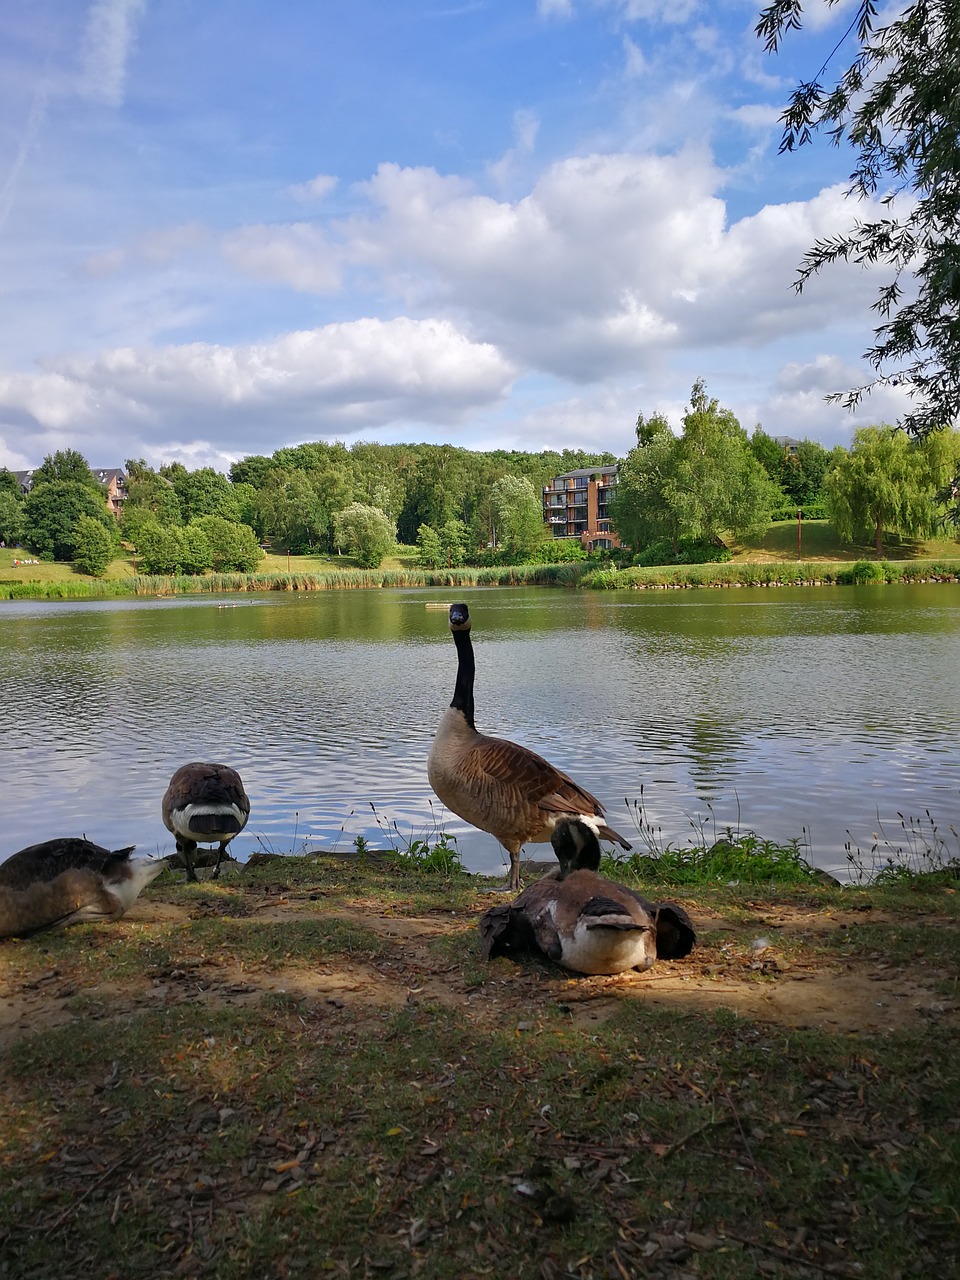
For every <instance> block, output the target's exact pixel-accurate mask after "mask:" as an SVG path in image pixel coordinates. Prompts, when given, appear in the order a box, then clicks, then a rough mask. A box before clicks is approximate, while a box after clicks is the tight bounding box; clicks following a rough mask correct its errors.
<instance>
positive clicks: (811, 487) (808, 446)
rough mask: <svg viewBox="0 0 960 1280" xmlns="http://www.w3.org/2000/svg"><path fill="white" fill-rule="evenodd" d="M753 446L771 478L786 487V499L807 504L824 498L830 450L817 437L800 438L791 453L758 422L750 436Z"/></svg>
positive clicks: (784, 488)
mask: <svg viewBox="0 0 960 1280" xmlns="http://www.w3.org/2000/svg"><path fill="white" fill-rule="evenodd" d="M750 449H751V452H752V453H753V456H754V457H755V458H756V459H757V461H758V462H759V463H760V464H761V466H762V467H763V469H764V471H766V473H767V475H768V476H769V477H770V479H771V480H772V481H773V482H774V483H775V484H777V485H779V486H780V488H781V489H782V490H783V493H784V500H785V503H786V502H792V503H795V504H796V505H797V506H798V507H804V506H807V505H808V504H809V503H811V502H819V501H820V500H821V499H822V497H823V492H822V490H823V477H824V476H825V475H826V473H827V470H828V468H829V466H830V453H829V451H828V450H827V449H825V448H824V447H823V445H822V444H820V443H819V442H818V441H817V440H801V441H800V443H799V444H798V445H797V447H796V449H795V450H794V452H792V453H788V452H787V451H786V450H785V449H784V448H783V446H782V445H779V444H777V442H776V440H774V439H773V438H772V437H771V436H768V435H767V433H766V432H765V431H764V430H763V428H762V427H759V426H758V427H756V428H755V430H754V433H753V435H752V436H751V437H750Z"/></svg>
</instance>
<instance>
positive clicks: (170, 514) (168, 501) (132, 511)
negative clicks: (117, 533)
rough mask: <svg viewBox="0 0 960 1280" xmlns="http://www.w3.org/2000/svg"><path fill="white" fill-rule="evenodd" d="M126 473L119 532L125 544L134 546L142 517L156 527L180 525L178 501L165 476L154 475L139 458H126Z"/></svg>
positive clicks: (150, 468) (155, 473) (181, 517)
mask: <svg viewBox="0 0 960 1280" xmlns="http://www.w3.org/2000/svg"><path fill="white" fill-rule="evenodd" d="M126 471H127V494H128V497H127V501H126V502H125V503H124V504H123V514H122V515H121V517H120V528H121V531H122V533H123V536H124V537H125V538H126V540H127V541H128V542H132V543H133V544H134V545H137V537H136V529H137V528H138V527H139V525H140V524H141V523H142V521H143V515H144V513H146V514H147V515H149V516H151V517H153V519H154V520H155V521H156V523H157V524H162V525H168V526H169V525H179V524H182V523H183V512H182V511H181V509H180V499H179V498H178V497H177V494H176V490H175V489H174V487H173V482H172V481H171V480H170V479H169V477H168V476H164V475H158V473H157V472H156V471H154V470H153V468H152V467H148V466H147V464H146V462H144V460H143V459H142V458H128V459H127V461H126ZM128 528H129V532H128Z"/></svg>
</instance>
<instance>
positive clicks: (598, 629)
mask: <svg viewBox="0 0 960 1280" xmlns="http://www.w3.org/2000/svg"><path fill="white" fill-rule="evenodd" d="M454 598H457V599H465V600H467V601H468V603H469V604H470V609H471V615H472V618H473V624H474V626H473V635H474V642H475V646H476V651H477V690H476V709H477V725H478V728H480V729H481V730H484V731H487V732H490V733H496V734H500V735H503V736H508V737H511V738H513V739H515V740H516V741H518V742H522V743H524V744H525V745H527V746H529V747H532V748H534V749H535V750H537V751H540V752H541V753H542V754H544V755H546V756H547V758H548V759H550V760H551V761H553V762H554V763H555V764H557V765H558V766H559V767H561V768H563V769H565V770H566V771H567V772H569V773H571V774H572V775H573V776H574V777H575V778H576V779H577V780H578V781H579V782H581V783H582V784H583V785H584V786H586V787H587V788H588V789H589V790H591V791H593V792H594V793H595V794H596V795H598V796H599V797H600V799H601V800H602V801H603V802H604V803H605V804H606V805H607V809H608V814H609V817H610V821H611V823H612V824H613V825H614V826H615V827H617V828H618V829H619V830H621V831H622V832H623V833H624V834H625V835H627V836H628V838H631V832H632V831H633V827H632V823H631V816H630V812H631V806H628V804H627V801H629V802H631V805H632V802H633V801H635V800H638V799H639V798H640V797H641V794H642V797H643V805H644V809H645V812H646V816H647V819H648V821H650V822H652V823H653V825H654V826H660V827H661V828H662V834H663V838H664V839H668V840H673V841H676V842H679V843H684V842H686V841H687V840H688V838H690V837H691V836H692V835H693V833H694V829H695V828H699V827H700V826H701V825H705V826H706V828H707V831H708V834H710V835H712V834H713V832H714V830H715V829H716V830H717V833H718V834H720V833H721V829H722V828H723V827H725V826H726V825H727V824H730V825H733V826H739V827H740V828H741V829H748V828H752V829H755V830H756V831H757V832H759V833H760V834H761V835H762V836H766V837H770V838H775V839H788V838H791V837H794V836H802V835H804V834H805V836H806V838H807V839H808V840H809V842H810V844H811V848H812V854H811V856H812V860H813V861H815V862H816V863H817V864H818V865H820V866H823V867H826V868H830V869H833V870H835V871H842V870H843V869H844V868H845V867H846V859H845V853H844V845H845V842H846V841H847V839H848V838H850V837H852V838H853V840H854V843H855V844H859V846H860V847H861V848H862V849H864V850H866V849H868V848H869V846H870V845H871V844H872V843H873V833H874V832H879V833H880V835H881V837H882V835H883V834H884V832H886V834H887V835H888V836H890V837H891V839H894V838H896V837H897V836H898V835H900V834H901V832H900V819H899V817H898V813H899V814H902V815H904V816H905V817H914V818H918V819H923V818H924V814H925V812H926V811H929V812H930V814H932V815H933V818H934V820H935V821H936V822H937V824H938V825H939V827H940V828H941V829H942V830H945V829H946V828H947V827H948V826H949V825H950V824H951V823H952V824H954V825H960V812H958V809H960V801H958V788H960V776H958V743H960V682H958V673H960V584H942V585H917V586H865V587H822V588H819V587H805V588H787V589H777V590H770V589H767V590H764V589H753V590H746V589H745V590H701V591H677V592H599V593H591V592H575V591H564V590H556V589H554V590H550V589H536V588H533V589H531V588H523V589H490V588H487V589H474V590H470V589H464V588H458V589H457V590H456V591H455V592H451V591H450V590H449V589H444V590H442V591H441V590H424V591H418V590H396V591H392V590H379V591H378V590H370V591H339V592H333V591H331V592H316V593H309V594H307V593H304V594H290V595H287V594H281V593H270V594H265V595H257V596H249V597H246V596H230V597H210V596H203V597H195V598H179V599H164V600H142V601H140V600H137V601H109V602H99V601H98V602H85V603H78V602H70V603H53V602H26V601H23V602H21V601H9V602H3V604H0V673H2V677H3V678H2V681H0V769H2V776H3V779H4V783H3V792H4V800H3V824H2V836H0V859H2V858H3V857H5V856H7V855H9V854H10V853H13V852H15V851H16V850H17V849H19V848H21V847H22V846H24V845H26V844H30V843H33V842H34V841H39V840H45V839H49V838H50V837H52V836H56V835H80V834H86V835H87V836H88V837H89V838H91V839H93V840H96V841H98V842H99V843H101V844H104V845H108V846H111V847H117V846H119V845H123V844H134V843H135V844H136V845H137V846H138V847H139V849H140V851H141V852H170V851H172V849H173V840H172V837H171V836H170V835H169V833H168V832H167V831H166V829H165V828H164V827H163V825H162V823H161V820H160V798H161V796H162V794H163V791H164V789H165V787H166V784H167V781H168V780H169V777H170V775H171V773H172V772H173V770H174V769H175V768H176V767H177V766H178V765H179V764H182V763H183V762H184V761H187V760H219V761H225V762H227V763H229V764H232V765H234V766H235V767H236V768H238V769H239V770H240V773H241V774H242V776H243V778H244V781H245V784H246V787H247V790H248V792H249V795H250V798H251V805H252V809H251V817H250V822H249V825H248V827H247V830H246V831H245V832H244V833H243V835H242V836H240V837H238V839H237V840H236V841H235V842H234V844H233V846H232V848H233V850H234V852H235V853H236V855H237V856H239V857H240V858H241V859H242V858H246V857H247V856H249V854H250V853H252V852H254V851H256V850H259V849H265V850H268V851H270V850H272V851H275V852H284V853H289V852H297V851H299V850H300V849H301V848H302V847H303V845H304V843H305V842H306V843H307V844H309V845H310V846H312V847H323V848H333V847H334V846H336V847H338V848H340V849H341V850H345V849H349V848H351V847H352V846H353V842H354V840H355V839H356V837H357V836H358V835H362V836H364V837H365V838H366V839H367V840H368V841H370V842H371V843H372V844H375V845H378V846H383V845H384V843H385V839H384V834H383V831H382V830H381V827H391V828H392V825H393V824H394V823H396V824H397V826H398V827H399V830H400V833H401V834H402V835H403V836H404V837H409V836H411V835H413V836H418V835H420V834H422V833H423V832H424V830H425V829H426V830H429V829H430V828H431V827H432V825H433V818H434V816H437V817H439V816H441V815H440V813H439V810H437V811H433V810H432V809H431V795H432V793H431V791H430V788H429V785H428V783H427V777H426V756H427V752H428V750H429V747H430V740H431V736H432V734H433V729H434V726H435V724H436V722H437V719H438V718H439V716H440V714H441V712H442V711H443V709H444V708H445V707H446V706H447V704H448V703H449V700H450V697H451V695H452V691H453V681H454V673H455V665H456V660H455V650H454V646H453V642H452V640H451V638H450V633H449V630H448V628H447V620H446V614H445V611H444V610H442V609H436V608H433V609H432V608H428V607H427V604H428V603H430V602H433V603H436V602H440V601H447V602H449V601H450V600H452V599H454ZM641 788H642V792H641ZM371 803H372V804H374V805H375V806H376V812H374V811H373V810H372V809H371ZM924 821H925V819H924ZM442 825H443V826H444V827H445V828H446V829H447V830H448V831H450V832H452V833H454V834H456V835H457V837H458V841H459V847H460V850H461V854H462V856H463V859H464V862H465V863H466V865H467V866H468V867H470V869H471V870H475V871H485V872H497V871H499V870H500V869H501V867H502V866H503V861H502V858H501V855H500V850H499V846H498V845H497V843H496V841H495V840H494V839H493V837H492V836H488V835H485V834H483V833H481V832H477V831H475V830H473V829H472V828H469V827H466V826H465V825H464V824H463V823H461V822H460V821H459V819H456V818H453V817H452V816H451V815H443V823H442ZM848 833H849V834H848ZM637 843H638V844H640V843H642V842H637ZM532 851H533V852H534V853H535V854H538V856H548V853H549V849H548V848H543V847H538V846H532Z"/></svg>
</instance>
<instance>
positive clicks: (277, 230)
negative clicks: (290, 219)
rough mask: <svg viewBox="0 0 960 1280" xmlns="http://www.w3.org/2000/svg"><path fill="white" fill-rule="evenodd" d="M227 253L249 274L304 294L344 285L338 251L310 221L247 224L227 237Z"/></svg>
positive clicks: (225, 254) (236, 265) (231, 262)
mask: <svg viewBox="0 0 960 1280" xmlns="http://www.w3.org/2000/svg"><path fill="white" fill-rule="evenodd" d="M223 254H224V257H225V258H226V260H227V262H228V263H229V264H230V265H231V266H232V267H234V268H235V269H236V270H238V271H242V272H244V273H245V274H246V275H250V276H253V277H254V278H255V279H257V280H269V281H281V282H282V283H284V284H288V285H289V286H290V287H291V288H292V289H296V290H298V291H299V292H302V293H332V292H334V291H335V290H336V289H337V288H339V285H340V279H341V276H340V263H339V261H338V255H337V252H336V250H335V249H334V247H333V246H332V245H331V244H330V242H329V240H328V239H327V237H326V235H325V234H324V232H323V231H322V229H321V228H319V227H318V226H316V225H314V224H313V223H310V222H295V223H292V224H288V225H286V226H269V227H268V226H255V227H243V228H241V229H240V230H239V231H234V232H231V233H230V234H229V235H226V236H224V238H223Z"/></svg>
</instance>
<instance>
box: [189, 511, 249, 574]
mask: <svg viewBox="0 0 960 1280" xmlns="http://www.w3.org/2000/svg"><path fill="white" fill-rule="evenodd" d="M194 529H200V530H201V531H202V533H203V535H204V537H205V540H206V543H207V546H208V547H209V549H210V564H211V566H212V568H213V569H214V570H215V571H216V572H217V573H251V572H252V571H253V570H254V569H255V568H256V567H257V565H258V564H259V563H260V561H261V560H262V559H263V550H262V549H261V547H260V544H259V543H258V542H257V538H256V535H255V534H254V532H253V530H252V529H251V528H250V526H249V525H246V524H237V523H236V521H233V520H225V519H224V518H223V516H200V518H199V519H197V520H191V522H190V524H188V525H187V529H186V531H187V533H191V532H192V531H193V530H194Z"/></svg>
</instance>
